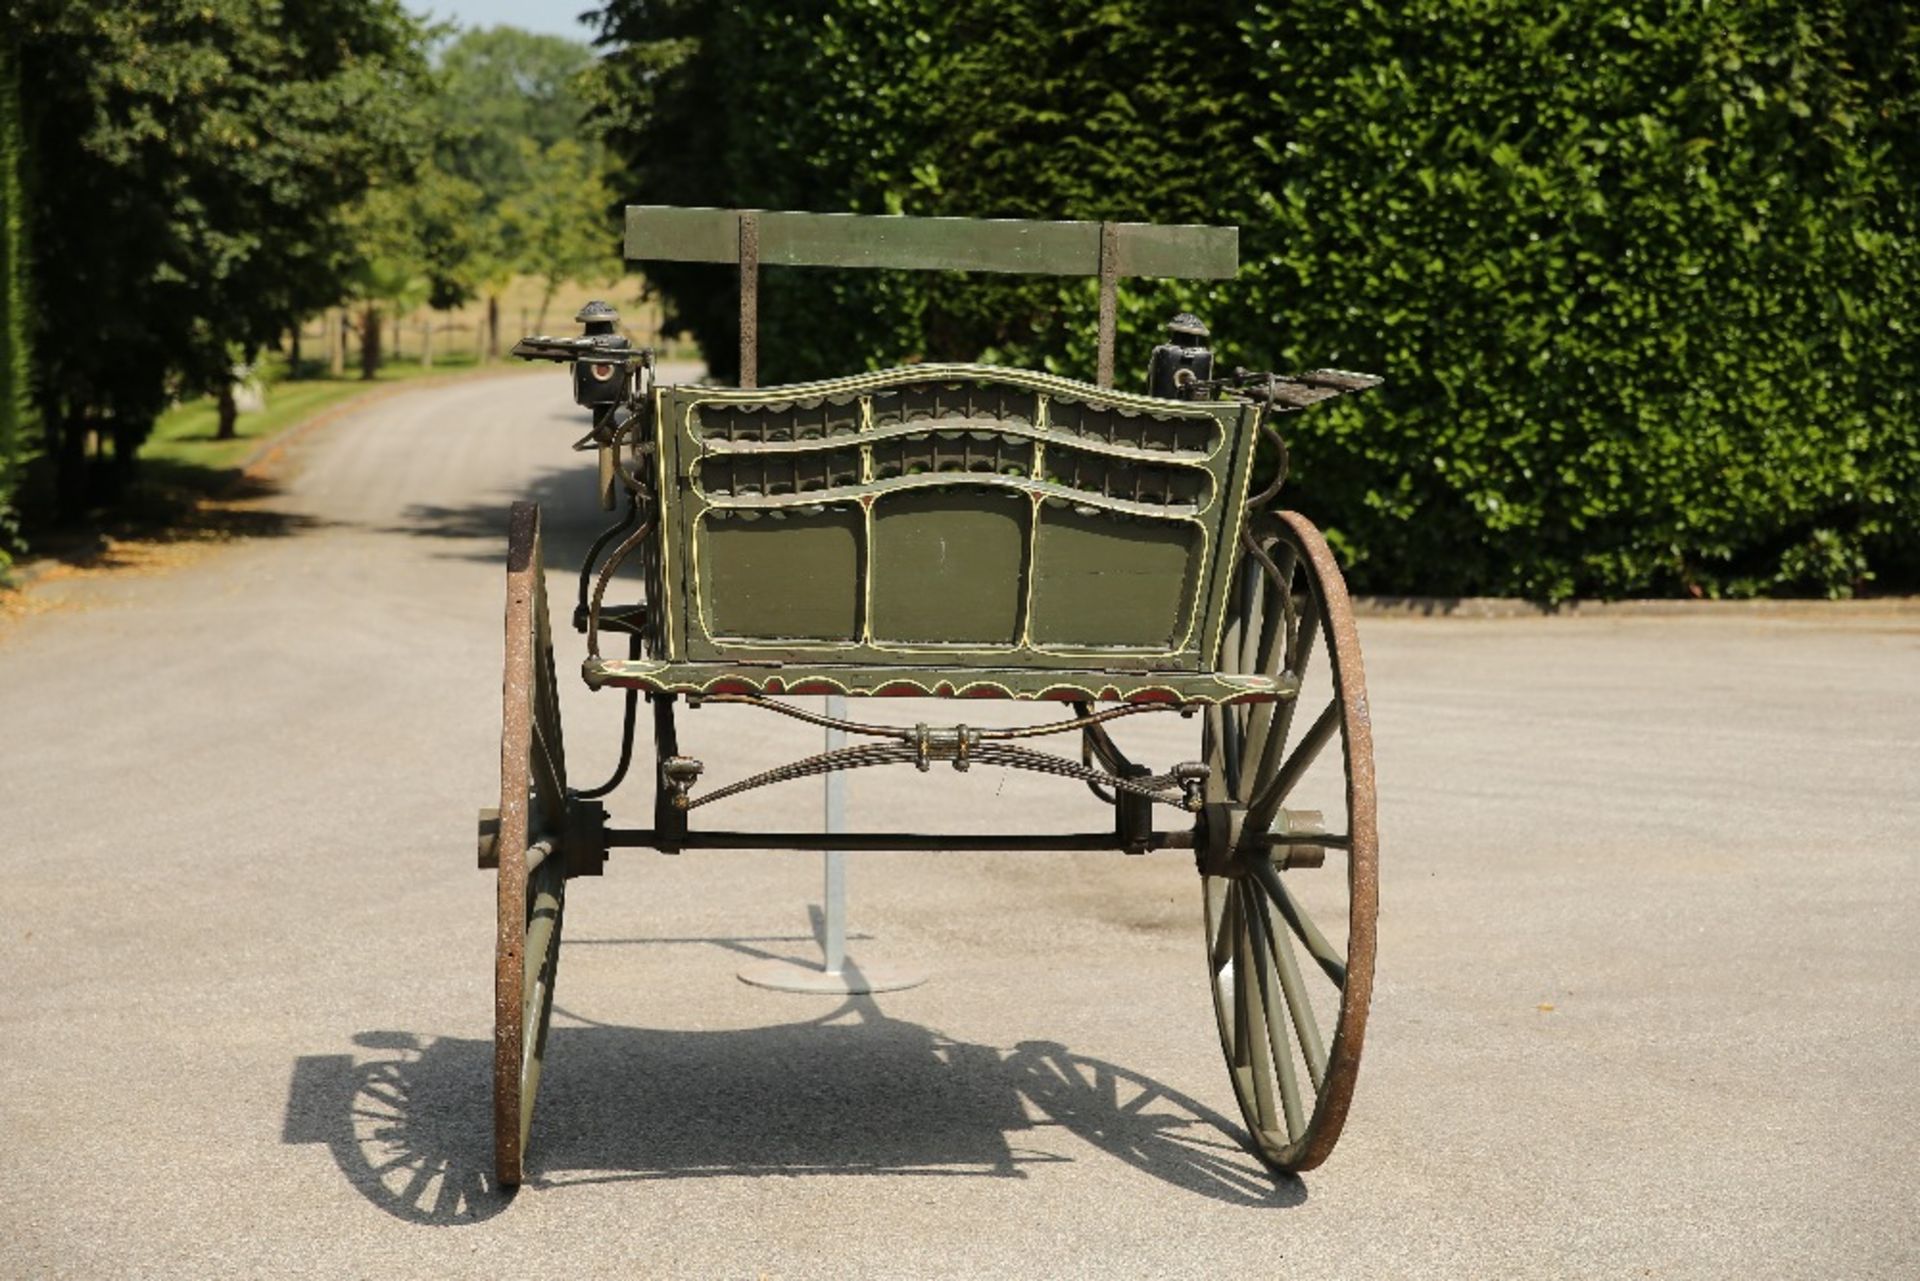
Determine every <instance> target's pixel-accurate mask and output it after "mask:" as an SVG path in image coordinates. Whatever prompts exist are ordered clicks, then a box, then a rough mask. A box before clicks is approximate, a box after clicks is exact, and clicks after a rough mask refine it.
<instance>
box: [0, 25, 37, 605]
mask: <svg viewBox="0 0 1920 1281" xmlns="http://www.w3.org/2000/svg"><path fill="white" fill-rule="evenodd" d="M23 145H24V144H23V143H22V140H21V129H20V70H19V68H18V67H17V66H16V65H15V63H14V61H13V55H12V53H11V52H10V51H9V49H8V48H7V46H6V45H4V44H0V581H4V580H5V578H6V572H7V569H8V567H9V566H10V565H11V564H12V563H13V554H14V553H15V552H17V551H18V550H20V548H19V541H18V540H19V533H20V527H19V521H18V519H17V515H16V511H15V508H14V506H13V497H14V491H15V489H16V488H18V485H19V477H20V469H21V467H22V466H23V465H24V463H25V461H26V459H25V457H24V454H25V450H26V441H27V427H28V415H29V413H30V412H31V410H30V405H31V403H32V398H31V388H30V386H29V382H28V379H29V372H28V371H29V369H30V364H29V361H28V356H29V351H28V346H27V329H28V326H29V325H30V323H31V319H30V317H29V316H28V314H27V228H26V211H25V209H24V208H23V201H22V199H21V184H20V171H21V166H22V164H23V163H24V156H23V154H22V148H23Z"/></svg>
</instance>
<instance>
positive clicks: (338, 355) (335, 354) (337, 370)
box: [327, 307, 347, 378]
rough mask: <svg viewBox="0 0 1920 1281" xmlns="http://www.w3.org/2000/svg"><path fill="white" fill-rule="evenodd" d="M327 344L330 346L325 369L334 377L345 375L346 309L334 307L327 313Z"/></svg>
mask: <svg viewBox="0 0 1920 1281" xmlns="http://www.w3.org/2000/svg"><path fill="white" fill-rule="evenodd" d="M327 337H328V338H329V339H331V341H330V342H329V343H328V344H327V345H328V346H329V347H331V348H332V350H331V351H329V352H328V353H327V370H328V372H330V373H331V374H332V375H333V376H334V377H335V378H342V377H345V376H346V372H347V309H346V308H345V307H335V308H334V309H333V310H332V311H329V312H328V313H327Z"/></svg>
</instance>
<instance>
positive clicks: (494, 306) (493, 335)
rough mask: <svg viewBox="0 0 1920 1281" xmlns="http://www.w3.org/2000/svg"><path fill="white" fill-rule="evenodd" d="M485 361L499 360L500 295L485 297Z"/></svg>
mask: <svg viewBox="0 0 1920 1281" xmlns="http://www.w3.org/2000/svg"><path fill="white" fill-rule="evenodd" d="M487 359H488V360H498V359H500V295H499V294H488V295H487Z"/></svg>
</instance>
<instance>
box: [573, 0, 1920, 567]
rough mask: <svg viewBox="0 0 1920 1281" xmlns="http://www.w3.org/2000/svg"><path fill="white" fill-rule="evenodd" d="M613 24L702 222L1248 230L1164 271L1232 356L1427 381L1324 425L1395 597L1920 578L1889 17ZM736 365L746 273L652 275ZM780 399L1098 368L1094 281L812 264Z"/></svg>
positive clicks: (797, 294)
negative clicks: (887, 380)
mask: <svg viewBox="0 0 1920 1281" xmlns="http://www.w3.org/2000/svg"><path fill="white" fill-rule="evenodd" d="M1187 13H1188V11H1187V10H1181V9H1169V8H1168V7H1166V6H1162V5H1152V4H1147V3H1144V0H1113V2H1111V3H1091V2H1088V0H1064V2H1063V3H1062V4H1060V5H1056V6H1052V7H1050V8H1049V9H1048V10H1047V11H1046V12H1045V14H1044V15H1041V14H1040V12H1039V11H1038V10H1034V9H1032V7H1031V6H1026V5H1018V4H1012V3H987V2H983V0H952V2H951V3H946V4H940V5H936V4H933V3H929V2H928V0H877V2H876V3H873V4H867V5H862V6H857V7H856V6H846V5H841V4H831V3H813V4H806V5H799V6H795V5H780V6H774V5H770V4H749V5H743V6H707V5H701V4H697V3H687V2H686V0H681V2H678V3H667V4H661V3H655V2H650V0H612V3H611V4H610V5H609V7H608V9H607V11H606V14H605V19H606V24H607V30H608V34H609V37H610V43H611V45H612V48H613V57H612V58H610V60H609V62H608V64H607V70H608V75H607V78H606V86H605V88H606V92H605V102H606V111H607V117H608V124H609V127H610V133H611V137H612V138H613V140H614V142H615V145H616V147H617V148H618V149H619V150H621V151H622V152H623V153H624V154H626V155H627V156H628V157H629V161H630V172H629V181H628V182H627V183H626V184H624V189H625V190H626V191H628V192H630V193H632V195H633V198H635V199H644V200H648V201H657V202H662V203H702V204H737V205H757V206H760V207H785V208H803V209H821V210H832V209H850V210H857V211H865V212H885V211H899V212H907V213H917V214H932V213H952V214H971V215H980V216H1026V217H1078V218H1109V217H1113V218H1138V219H1151V220H1155V221H1205V222H1234V223H1238V224H1239V225H1240V226H1241V227H1242V229H1243V231H1242V235H1243V239H1242V259H1243V263H1244V267H1243V270H1242V272H1241V275H1240V277H1239V279H1238V280H1237V281H1235V282H1232V283H1230V284H1227V285H1221V286H1208V287H1186V288H1184V289H1182V288H1176V287H1172V286H1156V285H1145V284H1134V285H1130V286H1128V287H1127V288H1126V290H1125V291H1124V295H1123V308H1122V346H1121V366H1122V368H1123V370H1124V369H1126V368H1129V367H1135V368H1137V367H1139V365H1140V364H1141V363H1142V361H1143V359H1144V355H1145V349H1146V347H1147V346H1148V345H1149V344H1150V343H1151V342H1152V341H1154V339H1155V336H1156V330H1157V328H1158V325H1159V322H1160V321H1161V320H1163V319H1164V317H1165V316H1166V314H1167V313H1169V312H1170V311H1171V310H1173V308H1174V306H1175V305H1176V303H1177V304H1179V305H1185V306H1191V307H1192V308H1193V309H1194V310H1197V311H1199V312H1201V313H1202V314H1203V315H1204V316H1205V317H1206V318H1207V320H1208V321H1209V322H1210V323H1211V324H1212V326H1213V328H1214V332H1215V335H1216V337H1217V338H1218V339H1219V341H1220V345H1221V347H1222V352H1223V356H1224V357H1225V358H1226V359H1227V360H1229V361H1236V362H1241V363H1246V364H1249V365H1257V366H1262V367H1265V366H1271V365H1274V364H1276V363H1277V364H1278V365H1279V367H1281V368H1300V367H1308V366H1313V365H1320V364H1332V365H1338V366H1344V367H1348V368H1357V369H1363V370H1370V371H1374V372H1379V373H1383V374H1385V375H1386V376H1387V377H1388V379H1389V385H1388V387H1387V388H1386V389H1385V390H1384V391H1382V392H1377V393H1373V394H1371V395H1369V396H1367V397H1364V398H1360V399H1359V400H1357V401H1356V402H1353V403H1351V404H1348V405H1345V406H1342V407H1336V408H1331V409H1326V410H1318V411H1315V412H1313V413H1310V414H1306V415H1302V416H1301V417H1299V418H1297V419H1294V420H1292V422H1291V424H1290V434H1291V435H1292V437H1293V442H1294V448H1295V472H1294V475H1295V478H1296V479H1295V482H1294V484H1293V486H1292V487H1291V489H1290V494H1289V501H1290V502H1291V503H1293V504H1294V505H1296V506H1299V507H1300V508H1302V509H1303V510H1305V511H1307V512H1308V513H1309V514H1310V515H1312V516H1313V517H1314V518H1315V519H1317V520H1319V521H1320V522H1321V523H1322V524H1324V525H1326V526H1327V527H1329V530H1330V533H1331V534H1332V535H1333V537H1334V538H1335V541H1336V543H1337V544H1338V545H1339V546H1340V548H1341V551H1342V553H1343V557H1344V559H1345V560H1346V561H1347V562H1348V564H1349V565H1350V566H1351V572H1352V577H1353V579H1354V581H1355V583H1356V585H1358V586H1360V587H1362V588H1365V589H1371V590H1376V591H1407V592H1422V593H1434V594H1461V593H1475V592H1495V593H1515V594H1523V595H1530V596H1535V597H1540V598H1546V599H1559V598H1565V597H1568V596H1573V595H1603V596H1620V595H1646V594H1667V595H1677V594H1685V593H1693V594H1705V595H1751V594H1756V593H1776V594H1787V593H1811V594H1827V595H1845V594H1849V593H1851V592H1854V591H1856V590H1860V589H1861V588H1863V587H1871V588H1876V589H1887V588H1907V589H1912V588H1914V587H1915V586H1916V585H1920V535H1916V533H1915V531H1916V528H1920V392H1917V391H1916V386H1917V385H1920V338H1917V337H1916V334H1915V332H1914V330H1915V326H1916V323H1920V321H1916V317H1920V40H1916V35H1915V32H1914V28H1913V26H1912V24H1911V23H1910V21H1909V20H1908V19H1907V18H1906V17H1905V16H1904V14H1903V12H1902V11H1901V10H1900V8H1899V7H1897V6H1886V5H1883V4H1877V3H1865V2H1861V0H1853V2H1833V0H1828V2H1824V3H1821V2H1816V3H1794V4H1786V3H1744V4H1737V5H1727V4H1714V5H1706V4H1702V3H1669V4H1666V5H1663V6H1658V7H1657V11H1656V10H1653V9H1649V7H1648V6H1644V5H1632V4H1627V3H1624V0H1598V2H1591V3H1588V2H1583V3H1562V4H1552V3H1546V4H1518V3H1505V4H1502V3H1492V2H1486V0H1482V2H1469V0H1412V2H1410V3H1405V4H1396V5H1391V6H1389V5H1370V4H1365V3H1355V2H1354V0H1298V2H1296V3H1289V4H1286V5H1252V6H1246V7H1244V8H1243V9H1242V10H1241V20H1240V21H1239V22H1238V24H1237V25H1233V24H1228V23H1223V22H1219V21H1215V20H1213V19H1212V15H1199V14H1195V15H1194V16H1180V15H1183V14H1187ZM655 275H656V279H657V280H658V282H659V283H660V284H661V285H662V287H663V288H664V289H665V291H666V293H667V295H668V299H669V302H670V304H672V306H673V308H674V311H675V314H676V315H677V317H678V318H679V319H680V320H682V321H683V322H684V323H686V324H688V325H689V326H690V327H691V328H693V330H694V331H695V333H696V335H697V336H698V337H700V338H701V340H702V341H703V343H705V344H706V346H707V348H708V350H709V352H710V353H711V354H712V355H714V356H715V357H716V365H717V366H719V367H721V368H722V369H723V370H724V368H725V367H726V365H727V364H728V362H729V361H730V359H731V354H732V351H733V343H734V331H733V319H732V311H731V308H732V297H731V290H732V280H731V273H730V272H727V271H725V270H724V269H722V270H717V271H716V270H714V269H701V268H663V269H661V270H659V271H657V272H656V273H655ZM762 305H763V315H764V317H765V322H764V324H765V328H764V332H763V337H762V357H761V359H762V371H763V377H764V378H768V379H772V378H782V377H798V376H806V375H813V374H823V373H833V372H844V371H845V370H847V369H849V368H854V367H857V366H859V365H861V364H863V363H864V364H869V365H871V364H886V363H892V362H894V361H896V360H899V359H912V358H919V357H925V358H939V357H950V356H967V357H970V356H974V355H978V354H985V355H987V356H988V357H989V358H996V359H1003V360H1009V361H1015V362H1019V363H1023V364H1032V365H1040V366H1044V367H1050V368H1055V369H1061V370H1064V371H1066V372H1070V373H1079V374H1082V375H1084V374H1086V373H1087V372H1088V371H1090V369H1091V367H1092V334H1093V314H1094V300H1093V292H1092V288H1091V285H1090V284H1085V283H1080V282H1070V283H1064V284H1063V283H1060V282H1024V283H1013V284H1007V283H1002V282H986V281H964V282H963V281H957V280H954V279H951V278H938V277H909V276H899V275H889V274H866V275H856V274H853V273H844V274H836V273H826V272H800V271H789V272H773V273H769V275H768V277H767V280H766V283H765V285H764V286H763V300H762Z"/></svg>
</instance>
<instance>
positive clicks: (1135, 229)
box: [626, 205, 1240, 280]
mask: <svg viewBox="0 0 1920 1281" xmlns="http://www.w3.org/2000/svg"><path fill="white" fill-rule="evenodd" d="M742 212H747V211H743V210H738V209H689V208H682V207H676V206H669V205H629V206H627V236H626V255H627V257H628V258H629V259H631V260H634V261H642V262H644V261H655V262H660V261H666V262H737V261H739V258H740V215H741V213H742ZM753 212H754V214H755V218H756V221H757V224H758V227H759V262H760V265H761V266H783V267H889V268H894V269H899V270H911V271H994V272H1013V273H1018V274H1025V275H1052V276H1095V275H1099V274H1100V224H1099V223H1097V222H1038V221H1032V220H1028V219H1017V218H988V219H981V218H907V217H899V216H877V215H869V214H817V213H794V212H788V211H783V210H766V211H753ZM1114 255H1115V259H1116V262H1115V268H1116V272H1115V274H1116V275H1120V276H1173V277H1178V278H1181V279H1185V280H1226V279H1230V278H1232V276H1233V274H1234V272H1235V271H1236V270H1238V268H1239V263H1240V233H1239V229H1238V228H1235V227H1199V226H1171V227H1163V226H1154V225H1151V224H1147V223H1131V222H1123V223H1116V224H1114Z"/></svg>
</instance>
